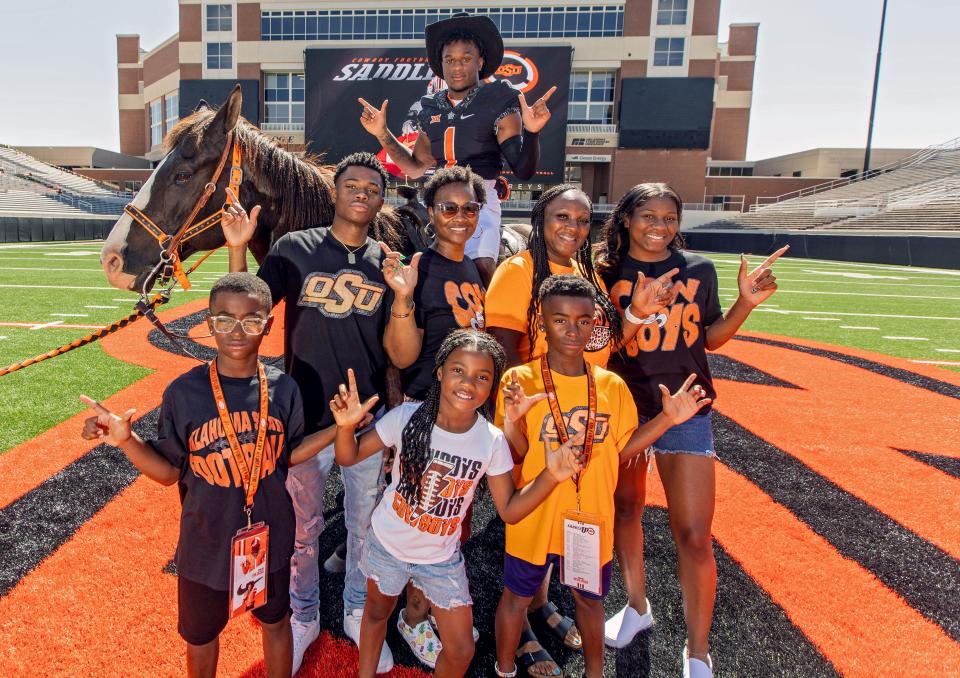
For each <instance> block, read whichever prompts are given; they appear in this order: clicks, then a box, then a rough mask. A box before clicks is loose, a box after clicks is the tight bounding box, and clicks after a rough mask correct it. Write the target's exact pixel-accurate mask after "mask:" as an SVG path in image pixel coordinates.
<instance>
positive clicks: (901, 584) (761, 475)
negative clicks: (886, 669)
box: [714, 411, 960, 641]
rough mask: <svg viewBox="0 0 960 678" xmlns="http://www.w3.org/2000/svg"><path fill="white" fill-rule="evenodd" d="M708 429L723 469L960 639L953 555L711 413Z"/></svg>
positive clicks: (959, 584)
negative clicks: (743, 478)
mask: <svg viewBox="0 0 960 678" xmlns="http://www.w3.org/2000/svg"><path fill="white" fill-rule="evenodd" d="M714 434H715V435H716V439H717V450H718V453H719V456H720V460H721V461H722V462H723V463H724V464H726V465H727V466H728V467H729V468H730V469H731V470H733V471H735V472H737V473H739V474H741V475H743V476H746V477H747V478H748V479H749V480H750V481H751V482H752V483H754V484H755V485H756V486H757V487H759V488H760V489H761V490H763V491H764V492H765V493H766V494H768V495H769V496H770V497H771V498H772V499H773V500H774V501H776V502H777V503H779V504H781V505H783V506H784V507H786V508H787V509H788V510H789V511H791V512H792V513H793V514H794V515H796V516H797V517H798V518H799V519H800V520H802V521H803V522H804V523H805V524H806V525H807V526H808V527H810V529H812V530H813V531H814V532H816V533H817V534H819V535H820V536H821V537H823V538H824V539H826V540H827V541H829V542H830V544H831V545H832V546H833V547H834V548H835V549H836V550H837V552H838V553H839V554H840V555H842V556H844V557H846V558H850V559H851V560H853V561H855V562H857V563H859V564H860V565H861V566H862V567H864V568H865V569H866V570H868V571H869V572H871V573H872V574H873V575H875V576H876V577H877V578H878V579H879V580H880V581H881V582H883V584H884V585H886V586H887V587H889V588H890V589H892V590H893V591H895V592H896V593H897V594H899V595H900V596H901V597H903V598H904V600H906V601H907V603H909V604H910V605H911V606H912V607H913V608H914V609H916V610H917V611H918V612H920V613H921V614H922V615H924V616H925V617H926V618H927V619H929V620H931V621H932V622H934V623H935V624H937V625H938V626H940V628H942V629H943V630H944V631H945V632H946V633H947V635H949V636H950V637H951V638H953V639H954V640H957V641H960V596H957V595H956V592H957V591H960V563H958V562H957V560H956V559H955V558H953V557H952V556H950V555H949V554H948V553H946V552H944V551H942V550H941V549H939V548H937V547H936V546H935V545H934V544H931V543H930V542H928V541H926V540H925V539H923V538H921V537H920V536H919V535H917V534H916V533H915V532H913V531H911V530H909V529H907V528H906V527H904V526H903V525H901V524H900V523H898V522H896V521H895V520H893V519H891V518H890V517H888V516H887V515H885V514H884V513H882V512H881V511H879V510H877V509H876V508H874V507H873V506H871V505H870V504H868V503H866V502H865V501H863V500H862V499H859V498H858V497H855V496H854V495H852V494H850V493H849V492H847V491H845V490H843V489H842V488H841V487H839V486H838V485H836V484H834V483H832V482H831V481H829V480H827V479H826V478H824V477H823V476H821V475H819V474H818V473H815V472H814V471H813V470H811V469H810V468H809V467H807V466H806V465H804V464H803V463H801V462H800V461H799V460H798V459H796V458H795V457H793V456H792V455H790V454H788V453H786V452H785V451H783V450H781V449H780V448H778V447H774V446H773V445H771V444H770V443H768V442H767V441H765V440H763V439H762V438H760V437H758V436H756V435H754V434H753V433H752V432H750V431H748V430H747V429H745V428H744V427H742V426H740V425H739V424H737V423H736V422H734V421H733V420H731V419H729V418H728V417H725V416H723V415H722V414H720V413H719V412H716V411H714ZM916 491H920V489H919V488H916ZM853 613H855V611H854V610H851V614H853Z"/></svg>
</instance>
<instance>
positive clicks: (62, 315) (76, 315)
mask: <svg viewBox="0 0 960 678" xmlns="http://www.w3.org/2000/svg"><path fill="white" fill-rule="evenodd" d="M89 316H90V314H89V313H51V314H50V317H52V318H88V317H89Z"/></svg>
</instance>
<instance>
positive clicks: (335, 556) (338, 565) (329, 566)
mask: <svg viewBox="0 0 960 678" xmlns="http://www.w3.org/2000/svg"><path fill="white" fill-rule="evenodd" d="M323 569H324V571H326V572H327V573H329V574H343V573H344V572H346V571H347V561H346V560H344V559H343V558H341V557H340V554H339V553H337V552H336V551H334V552H333V553H331V554H330V557H329V558H327V559H326V560H325V561H323Z"/></svg>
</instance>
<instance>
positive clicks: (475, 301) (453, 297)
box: [443, 280, 484, 330]
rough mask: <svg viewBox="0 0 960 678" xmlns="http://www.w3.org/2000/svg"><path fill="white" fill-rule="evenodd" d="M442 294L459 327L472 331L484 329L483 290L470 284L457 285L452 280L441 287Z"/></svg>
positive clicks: (476, 285)
mask: <svg viewBox="0 0 960 678" xmlns="http://www.w3.org/2000/svg"><path fill="white" fill-rule="evenodd" d="M443 294H444V296H445V297H446V298H447V303H448V304H450V310H451V311H452V312H453V317H454V319H455V320H456V321H457V324H458V325H459V326H460V327H466V328H471V329H474V330H482V329H483V328H484V320H483V289H481V287H480V285H478V284H477V283H471V282H464V283H460V284H459V285H458V284H457V283H456V282H454V281H453V280H448V281H447V282H446V283H444V285H443Z"/></svg>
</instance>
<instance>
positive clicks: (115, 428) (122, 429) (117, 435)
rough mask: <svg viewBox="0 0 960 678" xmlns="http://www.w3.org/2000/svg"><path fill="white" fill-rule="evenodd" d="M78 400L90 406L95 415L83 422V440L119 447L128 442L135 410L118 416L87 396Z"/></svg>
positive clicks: (132, 409)
mask: <svg viewBox="0 0 960 678" xmlns="http://www.w3.org/2000/svg"><path fill="white" fill-rule="evenodd" d="M80 400H82V401H83V402H84V403H86V404H87V405H89V406H90V409H92V410H93V411H94V412H96V413H97V416H95V417H89V418H88V419H86V420H84V422H83V431H82V432H81V434H80V435H81V436H83V438H84V440H101V441H103V442H105V443H107V444H108V445H113V446H114V447H119V446H120V445H122V444H123V443H125V442H127V441H128V440H130V435H131V428H130V420H131V418H133V415H134V414H136V413H137V410H136V409H134V408H131V409H129V410H127V411H126V412H124V413H123V416H118V415H116V414H114V413H113V412H111V411H110V410H108V409H107V408H106V407H104V406H103V405H101V404H100V403H98V402H97V401H96V400H94V399H93V398H91V397H89V396H85V395H82V396H80Z"/></svg>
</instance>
